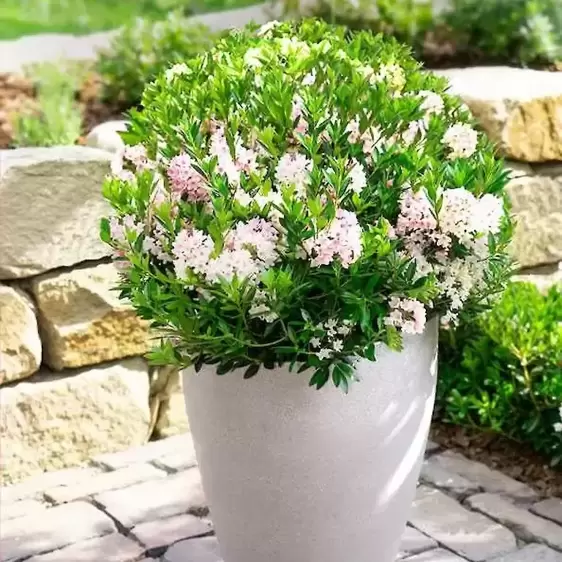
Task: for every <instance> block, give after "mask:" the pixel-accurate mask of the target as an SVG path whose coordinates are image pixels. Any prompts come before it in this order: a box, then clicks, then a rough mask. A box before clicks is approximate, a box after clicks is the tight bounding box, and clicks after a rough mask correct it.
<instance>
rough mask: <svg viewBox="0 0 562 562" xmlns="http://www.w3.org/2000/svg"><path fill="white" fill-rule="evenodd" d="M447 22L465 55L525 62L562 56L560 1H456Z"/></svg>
mask: <svg viewBox="0 0 562 562" xmlns="http://www.w3.org/2000/svg"><path fill="white" fill-rule="evenodd" d="M443 23H444V24H445V25H446V26H447V27H448V28H449V29H450V30H451V33H450V36H451V38H452V39H453V40H454V41H455V44H456V50H457V52H459V53H461V54H462V53H466V54H467V55H469V56H470V55H471V54H472V53H474V55H472V56H473V57H476V58H479V59H483V58H487V59H488V60H490V61H498V62H515V63H523V64H528V63H550V62H554V61H556V60H561V59H562V5H560V3H559V2H558V0H493V1H488V2H481V1H480V0H454V1H453V3H452V6H451V8H450V10H448V11H447V12H446V13H445V14H444V16H443Z"/></svg>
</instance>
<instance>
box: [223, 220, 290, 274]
mask: <svg viewBox="0 0 562 562" xmlns="http://www.w3.org/2000/svg"><path fill="white" fill-rule="evenodd" d="M278 243H279V232H278V231H277V229H276V228H275V227H274V226H273V224H272V223H271V222H269V221H267V220H265V219H262V218H253V219H251V220H250V221H248V222H247V223H243V222H239V223H238V224H237V225H236V227H235V228H234V230H233V231H232V232H231V233H230V235H229V236H228V237H227V239H226V246H227V247H228V248H229V249H232V250H248V251H249V252H250V253H251V254H252V256H254V257H255V259H257V260H259V261H260V262H261V264H263V267H265V268H267V267H271V266H272V265H273V264H274V263H275V262H276V261H277V260H278V258H279V254H278V251H277V246H278Z"/></svg>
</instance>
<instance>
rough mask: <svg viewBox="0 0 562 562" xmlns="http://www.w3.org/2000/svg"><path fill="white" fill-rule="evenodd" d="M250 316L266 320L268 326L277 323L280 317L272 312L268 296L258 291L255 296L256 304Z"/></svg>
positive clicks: (252, 307)
mask: <svg viewBox="0 0 562 562" xmlns="http://www.w3.org/2000/svg"><path fill="white" fill-rule="evenodd" d="M249 313H250V316H254V317H256V318H259V319H261V320H264V321H265V322H267V323H268V324H270V323H271V322H275V320H277V318H279V315H278V314H277V313H276V312H274V311H273V310H271V308H270V307H269V304H268V296H267V293H266V292H265V291H262V290H261V289H258V290H257V291H256V293H255V295H254V302H253V304H252V306H251V308H250V310H249Z"/></svg>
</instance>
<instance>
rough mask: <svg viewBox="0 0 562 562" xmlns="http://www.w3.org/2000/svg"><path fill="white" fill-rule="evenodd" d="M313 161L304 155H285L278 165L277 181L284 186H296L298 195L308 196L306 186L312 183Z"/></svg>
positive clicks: (289, 153)
mask: <svg viewBox="0 0 562 562" xmlns="http://www.w3.org/2000/svg"><path fill="white" fill-rule="evenodd" d="M311 170H312V161H311V160H309V159H308V158H307V157H306V156H305V155H304V154H299V153H298V152H288V153H287V154H285V155H283V156H282V157H281V159H280V160H279V163H278V164H277V169H276V171H275V179H276V180H277V182H278V183H279V184H281V185H282V186H289V185H294V186H295V188H296V191H297V195H299V196H301V197H302V196H305V195H306V186H307V185H308V184H309V182H310V172H311Z"/></svg>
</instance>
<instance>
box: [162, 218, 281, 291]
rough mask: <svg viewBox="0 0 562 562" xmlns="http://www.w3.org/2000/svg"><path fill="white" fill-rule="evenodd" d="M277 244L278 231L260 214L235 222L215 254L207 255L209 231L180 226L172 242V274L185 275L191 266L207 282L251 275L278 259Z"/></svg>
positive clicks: (209, 242)
mask: <svg viewBox="0 0 562 562" xmlns="http://www.w3.org/2000/svg"><path fill="white" fill-rule="evenodd" d="M278 246H279V233H278V232H277V230H276V229H275V227H274V226H273V225H272V224H271V223H270V222H268V221H266V220H265V219H260V218H255V219H251V220H250V221H249V222H247V223H242V222H240V223H238V224H237V225H236V226H235V227H234V229H233V230H232V231H231V232H230V233H229V234H228V236H227V237H226V239H225V244H224V248H223V250H222V251H221V252H220V254H219V255H218V256H216V257H211V256H212V253H213V250H214V243H213V241H212V239H211V237H210V236H209V235H207V234H205V233H203V232H202V231H200V230H195V229H184V230H182V231H181V232H180V233H179V234H178V236H177V237H176V240H175V242H174V244H173V250H172V253H173V256H174V268H175V271H176V276H177V277H178V278H179V279H185V278H186V275H187V269H191V270H192V271H193V272H194V273H197V274H201V275H203V276H204V277H205V278H206V279H207V281H209V282H210V283H214V282H216V281H219V280H221V279H225V280H227V281H231V280H232V279H233V278H234V277H237V278H238V279H245V278H247V277H255V276H257V275H258V274H259V273H261V272H262V271H264V270H265V269H267V268H268V267H271V266H272V265H274V264H275V263H276V262H277V261H278V259H279V252H278Z"/></svg>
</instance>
